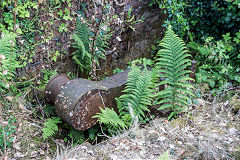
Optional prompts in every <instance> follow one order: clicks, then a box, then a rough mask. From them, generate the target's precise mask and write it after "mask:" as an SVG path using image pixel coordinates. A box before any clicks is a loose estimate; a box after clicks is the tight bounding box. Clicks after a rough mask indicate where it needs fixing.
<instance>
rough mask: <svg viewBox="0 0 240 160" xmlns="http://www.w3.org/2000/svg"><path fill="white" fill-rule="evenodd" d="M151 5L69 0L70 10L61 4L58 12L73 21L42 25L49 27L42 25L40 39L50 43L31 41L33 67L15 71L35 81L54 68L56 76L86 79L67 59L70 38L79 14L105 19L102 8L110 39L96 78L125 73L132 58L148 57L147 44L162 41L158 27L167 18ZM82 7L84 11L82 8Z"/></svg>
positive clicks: (140, 0) (130, 0) (129, 0)
mask: <svg viewBox="0 0 240 160" xmlns="http://www.w3.org/2000/svg"><path fill="white" fill-rule="evenodd" d="M151 1H152V0H113V1H111V0H108V2H109V3H108V4H107V2H106V1H104V4H102V3H103V0H102V1H101V0H98V1H96V0H90V1H89V0H81V1H80V0H71V4H72V7H67V6H64V4H63V6H62V8H61V9H62V10H64V9H65V8H64V7H67V8H68V10H69V12H70V13H72V15H71V16H72V18H73V20H67V21H66V20H63V19H60V18H55V19H54V20H53V25H52V24H50V23H47V24H46V25H47V26H50V27H47V26H46V25H43V24H42V25H43V27H44V33H45V34H46V35H44V37H50V39H49V41H48V42H47V43H45V42H41V39H42V38H41V36H36V38H35V41H36V42H39V43H40V44H39V45H37V46H36V47H35V49H34V50H35V52H36V53H35V55H34V58H33V63H31V64H28V65H27V67H26V72H23V71H22V72H20V71H19V75H24V74H26V75H30V74H33V75H30V77H36V73H39V72H40V73H41V70H42V69H43V68H55V69H57V70H58V71H59V73H67V72H69V71H71V72H73V73H76V72H78V75H79V74H80V75H81V76H79V77H84V78H86V77H87V76H86V75H84V74H83V73H80V72H79V71H78V69H77V68H78V67H77V65H76V64H75V63H74V62H73V60H72V58H71V53H72V52H73V48H71V38H70V37H71V35H72V34H73V32H74V30H75V20H76V17H77V16H79V12H80V11H81V12H82V13H84V15H85V18H86V19H88V20H90V21H93V22H94V21H95V20H96V19H99V17H101V16H103V15H104V16H105V17H104V18H106V15H105V14H104V13H103V9H106V7H108V9H109V11H108V15H107V16H108V18H109V17H110V18H109V19H110V21H109V23H110V29H111V32H112V37H111V39H110V40H109V45H108V46H109V48H108V49H106V53H105V54H106V60H101V61H100V69H99V70H98V74H97V75H98V76H100V77H103V76H106V75H107V76H111V75H112V73H113V70H114V69H116V68H117V67H118V68H122V69H125V68H126V67H127V66H128V62H129V61H132V60H134V59H136V58H141V57H149V56H150V51H151V48H150V47H151V44H153V43H154V42H155V40H156V39H162V38H163V34H164V32H163V31H164V29H165V28H164V27H162V24H163V23H164V21H165V20H166V18H167V15H165V14H164V13H163V11H162V10H161V9H159V7H158V6H154V5H153V6H149V3H150V2H151ZM83 4H84V5H85V8H83V7H82V6H83ZM45 5H47V4H44V3H42V4H41V5H40V7H41V8H44V7H45ZM65 5H66V4H65ZM129 10H131V12H129ZM57 12H58V10H56V11H55V12H54V15H55V16H56V17H58V16H57ZM75 13H77V14H75ZM39 14H41V15H44V16H40V20H39V21H40V22H41V23H42V22H49V21H51V20H52V17H51V16H50V15H48V14H47V13H45V12H43V11H42V10H40V11H39ZM129 14H130V15H129ZM41 23H40V24H41ZM62 23H64V24H67V26H68V27H67V31H65V32H60V31H59V27H60V25H61V24H62ZM36 27H40V26H36ZM91 29H92V30H96V29H97V26H96V25H95V24H92V25H91ZM56 51H58V52H59V53H60V56H57V61H56V62H54V63H53V62H52V61H51V59H52V58H53V56H54V55H55V52H56ZM47 57H48V58H47ZM49 57H50V58H49ZM60 57H61V58H60ZM55 58H56V57H55ZM104 74H106V75H104Z"/></svg>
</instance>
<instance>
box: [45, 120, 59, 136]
mask: <svg viewBox="0 0 240 160" xmlns="http://www.w3.org/2000/svg"><path fill="white" fill-rule="evenodd" d="M59 123H62V121H61V120H60V118H59V117H52V118H48V119H47V120H46V122H44V123H43V126H44V128H43V129H42V132H43V138H44V139H46V138H48V137H50V136H53V135H54V134H55V133H56V132H57V131H58V126H57V124H59Z"/></svg>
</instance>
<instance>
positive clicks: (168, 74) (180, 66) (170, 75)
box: [156, 26, 194, 119]
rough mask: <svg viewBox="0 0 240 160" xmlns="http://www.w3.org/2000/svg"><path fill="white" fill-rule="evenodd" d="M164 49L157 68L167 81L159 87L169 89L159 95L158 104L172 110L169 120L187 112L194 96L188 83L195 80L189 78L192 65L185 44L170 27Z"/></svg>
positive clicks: (160, 53) (158, 59)
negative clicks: (182, 112)
mask: <svg viewBox="0 0 240 160" xmlns="http://www.w3.org/2000/svg"><path fill="white" fill-rule="evenodd" d="M160 46H161V47H162V49H160V50H159V51H158V53H157V63H156V68H157V69H158V71H159V72H161V73H162V74H160V76H161V77H164V78H165V80H163V81H161V82H160V83H159V84H158V85H159V86H160V85H166V86H167V87H166V88H165V89H164V90H162V91H160V92H159V93H157V97H158V98H157V100H159V102H158V104H162V106H161V107H160V108H159V110H161V109H166V108H171V109H172V111H173V112H172V113H171V114H170V115H169V117H168V118H169V119H170V118H172V117H173V116H174V115H176V114H178V113H179V112H181V111H185V110H186V109H187V106H188V104H189V101H191V99H190V97H191V96H194V95H193V93H192V91H191V89H193V86H192V85H191V84H189V83H187V82H188V81H189V80H193V79H191V78H190V77H189V75H188V74H189V73H191V71H190V70H187V68H188V67H189V66H190V65H191V63H190V62H191V60H190V59H189V58H188V57H190V54H188V53H187V52H188V51H187V49H186V46H185V43H184V42H183V40H182V39H181V38H179V37H178V36H177V35H176V34H175V33H174V32H173V31H172V29H171V26H169V27H168V29H167V31H166V34H165V37H164V38H163V40H162V41H161V43H160Z"/></svg>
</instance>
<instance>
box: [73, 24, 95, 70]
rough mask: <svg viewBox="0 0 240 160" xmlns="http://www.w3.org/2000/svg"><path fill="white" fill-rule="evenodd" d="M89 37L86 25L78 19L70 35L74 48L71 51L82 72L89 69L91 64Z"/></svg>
mask: <svg viewBox="0 0 240 160" xmlns="http://www.w3.org/2000/svg"><path fill="white" fill-rule="evenodd" d="M90 37H91V34H90V31H89V29H88V26H87V25H86V24H84V23H81V21H80V20H77V22H76V31H75V33H74V34H73V35H72V39H73V40H74V42H73V48H75V49H76V50H75V51H74V52H73V57H72V58H73V60H74V61H75V62H76V63H77V64H78V66H79V68H80V70H81V71H82V72H83V71H84V70H85V71H87V72H88V71H89V70H90V68H91V65H92V61H91V53H90V49H89V45H90V40H89V38H90Z"/></svg>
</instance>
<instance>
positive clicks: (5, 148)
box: [0, 103, 7, 157]
mask: <svg viewBox="0 0 240 160" xmlns="http://www.w3.org/2000/svg"><path fill="white" fill-rule="evenodd" d="M0 120H1V125H2V130H3V143H4V156H7V143H6V134H5V128H4V124H3V115H2V104H1V103H0ZM4 156H3V157H4Z"/></svg>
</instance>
